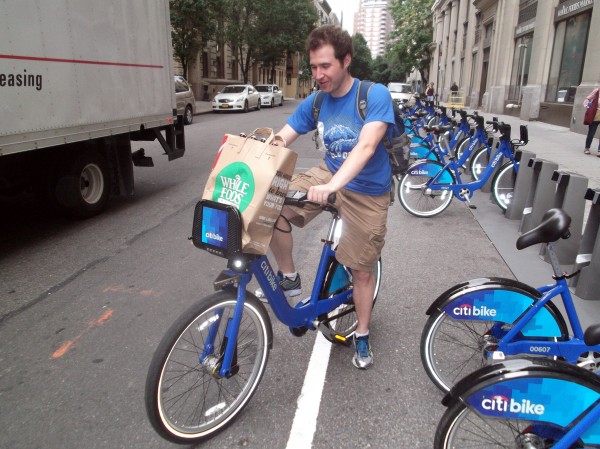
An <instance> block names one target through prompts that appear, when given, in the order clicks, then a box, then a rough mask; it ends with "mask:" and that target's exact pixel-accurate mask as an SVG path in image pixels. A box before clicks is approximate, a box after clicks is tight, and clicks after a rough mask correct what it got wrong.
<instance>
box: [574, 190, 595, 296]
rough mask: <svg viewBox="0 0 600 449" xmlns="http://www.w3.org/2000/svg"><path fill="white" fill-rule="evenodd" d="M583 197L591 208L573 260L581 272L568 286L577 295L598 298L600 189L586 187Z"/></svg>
mask: <svg viewBox="0 0 600 449" xmlns="http://www.w3.org/2000/svg"><path fill="white" fill-rule="evenodd" d="M585 199H586V200H587V201H590V202H591V208H590V214H589V216H588V220H587V223H586V225H585V230H584V232H583V236H582V239H581V245H580V246H579V251H578V253H577V257H576V260H575V268H576V269H578V270H581V272H580V274H579V275H578V276H577V277H576V278H574V279H573V280H572V281H571V283H570V286H571V287H575V294H576V295H577V296H578V297H580V298H582V299H588V300H590V299H591V300H594V299H599V298H598V291H600V241H599V239H598V228H600V190H599V189H595V190H594V189H587V190H586V192H585Z"/></svg>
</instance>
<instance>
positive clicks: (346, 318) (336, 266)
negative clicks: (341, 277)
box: [319, 258, 383, 343]
mask: <svg viewBox="0 0 600 449" xmlns="http://www.w3.org/2000/svg"><path fill="white" fill-rule="evenodd" d="M382 267H383V265H382V262H381V258H379V260H378V261H377V265H376V266H375V293H374V295H373V307H375V302H376V301H377V295H378V294H379V288H380V287H381V274H382V272H383V271H382ZM337 270H344V272H345V273H347V276H348V287H351V286H352V270H351V269H349V268H347V267H346V266H344V265H342V264H340V263H339V262H338V261H337V260H335V259H333V262H332V263H331V264H330V265H329V268H328V270H327V273H326V274H325V281H324V284H325V285H327V284H328V283H330V282H329V280H330V279H333V278H334V277H335V273H336V271H337ZM327 290H329V289H327ZM334 293H335V292H333V291H330V292H325V293H324V294H323V297H328V296H331V294H334ZM353 307H354V302H351V303H347V304H342V305H341V306H339V307H338V308H336V309H335V310H332V311H331V312H329V313H328V314H325V315H324V316H321V317H319V318H320V319H325V318H330V317H332V316H335V315H338V314H341V313H344V312H345V311H346V310H348V309H349V308H353ZM357 324H358V318H357V316H356V311H355V310H353V311H352V312H350V313H348V314H346V315H343V316H341V317H339V318H338V319H336V320H335V321H332V322H326V323H324V325H325V326H326V327H328V328H329V329H331V330H332V331H333V332H335V333H336V334H338V335H341V336H342V337H345V338H348V337H349V336H350V335H352V333H353V332H354V331H355V330H356V326H357ZM323 336H324V337H325V338H326V339H327V340H329V341H331V342H332V343H336V341H335V339H334V338H332V337H330V336H328V335H327V334H325V333H324V334H323Z"/></svg>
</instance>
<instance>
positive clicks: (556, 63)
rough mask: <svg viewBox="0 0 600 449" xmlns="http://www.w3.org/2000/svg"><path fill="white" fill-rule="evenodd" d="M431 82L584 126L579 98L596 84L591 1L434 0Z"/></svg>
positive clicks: (487, 108)
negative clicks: (454, 84)
mask: <svg viewBox="0 0 600 449" xmlns="http://www.w3.org/2000/svg"><path fill="white" fill-rule="evenodd" d="M432 13H433V26H434V31H433V42H432V43H431V45H430V52H431V66H430V73H431V74H432V75H431V77H430V81H433V82H434V83H435V84H436V93H437V95H438V98H439V99H440V101H445V100H446V99H447V97H448V93H449V89H450V86H451V84H452V83H453V82H456V83H457V84H458V86H459V89H460V91H461V92H463V93H464V97H465V103H466V106H467V107H470V108H473V109H480V110H482V111H484V112H489V113H492V114H493V113H496V114H508V115H515V116H519V117H520V118H521V119H522V120H525V121H529V120H540V121H544V122H548V123H554V124H557V125H561V126H568V127H570V128H571V130H572V131H575V132H581V133H583V132H586V131H587V128H586V127H585V126H584V125H583V124H582V121H583V113H584V107H583V104H582V103H583V99H584V98H585V96H587V95H588V94H589V92H590V91H591V90H592V89H593V88H594V87H596V86H598V84H599V82H600V39H598V36H600V6H597V7H596V8H594V0H436V2H435V3H434V5H433V7H432Z"/></svg>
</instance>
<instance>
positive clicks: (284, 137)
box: [273, 124, 300, 148]
mask: <svg viewBox="0 0 600 449" xmlns="http://www.w3.org/2000/svg"><path fill="white" fill-rule="evenodd" d="M299 136H300V134H298V133H297V132H296V131H294V129H293V128H292V127H291V126H290V125H288V124H285V125H284V127H283V128H281V130H280V131H279V132H278V133H276V134H275V140H274V141H273V143H274V144H276V145H279V143H278V142H281V141H282V142H283V146H284V147H286V148H289V145H291V144H292V143H293V142H294V141H295V140H296V139H297V138H298V137H299Z"/></svg>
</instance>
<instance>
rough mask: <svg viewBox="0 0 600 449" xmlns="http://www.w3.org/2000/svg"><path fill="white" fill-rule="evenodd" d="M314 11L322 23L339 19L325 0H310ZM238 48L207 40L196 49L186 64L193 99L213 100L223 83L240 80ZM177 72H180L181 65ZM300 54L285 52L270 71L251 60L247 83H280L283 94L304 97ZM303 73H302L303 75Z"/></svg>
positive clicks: (308, 83) (307, 83)
mask: <svg viewBox="0 0 600 449" xmlns="http://www.w3.org/2000/svg"><path fill="white" fill-rule="evenodd" d="M313 2H314V5H315V8H316V9H317V14H318V16H319V20H318V23H317V24H315V25H317V26H318V25H324V24H327V23H333V24H338V25H339V20H338V18H337V16H336V15H335V14H333V13H332V12H331V7H330V6H329V4H328V3H327V0H313ZM236 54H237V52H236V51H235V49H233V48H231V46H230V45H219V44H218V43H216V42H209V43H208V44H207V45H206V47H205V48H203V49H202V50H201V51H200V52H198V56H197V57H196V59H195V61H194V62H193V64H191V65H190V66H189V67H188V82H189V83H190V84H191V86H192V90H193V91H194V95H195V97H196V100H199V101H212V99H213V97H214V96H215V95H216V94H217V93H218V92H219V91H220V90H221V89H222V88H223V87H224V86H226V85H228V84H236V83H243V75H242V73H241V70H240V66H239V61H237V56H236ZM175 67H176V73H181V72H182V71H181V69H179V70H177V67H178V65H177V63H176V64H175ZM302 67H303V64H302V54H301V53H300V52H296V53H291V52H290V53H288V55H286V57H285V58H282V63H281V64H280V65H278V66H277V67H276V68H275V73H274V75H275V76H274V77H273V72H272V69H271V67H267V66H263V65H262V64H260V63H254V64H253V65H252V66H251V67H250V71H249V75H248V83H250V84H266V83H269V84H270V83H274V84H277V85H279V87H280V88H281V89H282V91H283V94H284V96H285V97H286V98H303V97H306V96H307V95H308V94H309V93H310V91H311V87H312V83H311V79H310V77H307V76H306V74H303V71H302ZM303 75H304V76H303Z"/></svg>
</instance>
